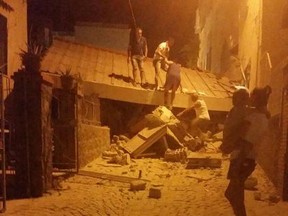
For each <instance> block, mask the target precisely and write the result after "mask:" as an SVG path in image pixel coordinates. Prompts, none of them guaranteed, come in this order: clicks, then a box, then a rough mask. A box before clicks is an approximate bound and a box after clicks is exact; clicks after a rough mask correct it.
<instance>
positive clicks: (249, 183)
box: [244, 177, 258, 190]
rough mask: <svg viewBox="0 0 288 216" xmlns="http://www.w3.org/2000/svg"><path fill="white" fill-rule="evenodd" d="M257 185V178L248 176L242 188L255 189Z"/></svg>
mask: <svg viewBox="0 0 288 216" xmlns="http://www.w3.org/2000/svg"><path fill="white" fill-rule="evenodd" d="M257 185H258V180H257V178H255V177H249V178H248V179H247V180H246V181H245V184H244V188H245V189H247V190H255V187H256V186H257Z"/></svg>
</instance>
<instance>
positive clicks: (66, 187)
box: [4, 155, 288, 216]
mask: <svg viewBox="0 0 288 216" xmlns="http://www.w3.org/2000/svg"><path fill="white" fill-rule="evenodd" d="M218 156H219V155H218ZM228 164H229V161H228V160H227V159H226V160H223V161H222V167H221V168H219V169H207V168H205V169H204V168H200V169H185V167H186V165H185V164H181V163H172V162H165V161H163V160H161V159H147V158H146V159H135V160H132V161H131V164H130V165H125V166H120V165H109V164H107V163H106V162H105V161H104V160H103V159H100V158H99V159H97V160H95V161H94V162H92V163H91V164H89V165H88V166H87V167H85V169H84V170H86V171H90V172H92V173H93V172H101V173H110V174H113V175H119V176H129V177H135V178H138V176H139V170H141V171H142V174H141V178H142V179H144V180H146V182H147V184H146V189H145V190H142V191H137V192H135V191H130V184H129V183H122V182H117V181H110V180H108V179H105V178H104V179H103V178H102V179H101V178H95V177H89V176H83V175H74V176H71V177H69V178H67V179H63V180H62V181H60V182H59V184H58V185H56V187H57V190H52V191H49V193H46V194H45V195H44V196H43V197H41V198H35V199H22V200H10V201H8V202H7V211H6V213H5V214H4V215H5V216H6V215H7V216H10V215H11V216H12V215H13V216H16V215H17V216H18V215H19V216H34V215H37V216H38V215H40V216H46V215H47V216H48V215H63V216H68V215H73V216H77V215H83V216H84V215H85V216H86V215H87V216H88V215H91V216H94V215H95V216H98V215H99V216H104V215H105V216H107V215H117V216H118V215H119V216H146V215H147V216H159V215H163V216H170V215H171V216H174V215H175V216H176V215H177V216H182V215H183V216H187V215H193V216H217V215H218V216H232V215H233V212H232V210H231V207H230V205H229V203H228V201H227V200H226V199H225V198H224V196H223V194H224V191H225V188H226V186H227V184H228V181H227V179H226V173H227V168H228ZM253 177H257V179H258V185H257V188H256V189H255V190H254V191H253V190H252V191H250V190H249V191H248V190H246V192H245V196H246V208H247V213H248V216H284V215H287V212H288V202H283V201H279V202H272V201H273V200H271V199H269V198H268V197H269V195H274V194H275V189H274V187H273V185H272V184H271V183H270V182H269V181H268V179H267V178H266V176H265V175H264V172H263V170H262V169H261V167H260V166H257V168H256V170H255V172H254V173H253ZM151 187H157V188H159V189H160V190H161V198H159V199H155V198H149V197H148V195H149V189H150V188H151ZM255 193H256V194H257V195H258V196H259V194H260V195H261V197H262V201H258V200H255V198H254V195H255Z"/></svg>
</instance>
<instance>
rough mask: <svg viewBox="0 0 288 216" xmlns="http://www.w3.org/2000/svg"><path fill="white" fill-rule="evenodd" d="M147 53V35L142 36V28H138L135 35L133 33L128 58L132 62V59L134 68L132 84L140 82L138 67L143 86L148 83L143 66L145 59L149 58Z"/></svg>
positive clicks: (135, 84)
mask: <svg viewBox="0 0 288 216" xmlns="http://www.w3.org/2000/svg"><path fill="white" fill-rule="evenodd" d="M131 31H133V30H131ZM147 54H148V46H147V40H146V38H145V37H143V36H142V29H141V28H136V30H135V35H134V34H133V33H132V34H131V37H130V42H129V46H128V59H127V62H128V63H130V60H131V62H132V68H133V81H132V84H133V85H134V86H137V84H139V81H138V74H137V68H138V69H139V71H140V78H141V81H140V84H141V86H143V85H146V84H147V81H146V76H145V71H144V67H143V64H144V61H145V59H146V58H147Z"/></svg>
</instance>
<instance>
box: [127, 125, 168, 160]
mask: <svg viewBox="0 0 288 216" xmlns="http://www.w3.org/2000/svg"><path fill="white" fill-rule="evenodd" d="M166 133H167V126H166V125H162V126H159V127H155V128H149V127H145V128H144V129H143V130H141V131H140V132H139V133H138V134H137V135H135V136H134V137H133V138H132V139H130V140H129V141H128V142H127V143H125V144H124V146H123V148H124V149H125V151H127V152H128V153H129V154H130V155H131V156H132V157H134V158H137V157H138V156H139V155H140V154H141V153H143V152H144V151H145V150H147V149H148V148H149V147H150V146H151V145H153V144H154V143H155V142H157V141H158V140H159V139H161V138H162V137H163V136H164V135H165V134H166Z"/></svg>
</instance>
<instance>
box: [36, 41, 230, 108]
mask: <svg viewBox="0 0 288 216" xmlns="http://www.w3.org/2000/svg"><path fill="white" fill-rule="evenodd" d="M144 68H145V72H146V79H147V81H148V82H149V83H150V84H151V85H152V84H154V67H153V64H152V59H147V60H146V62H145V65H144ZM41 69H42V71H46V72H49V73H59V72H60V71H65V70H67V69H71V71H72V73H75V74H80V75H81V78H82V79H83V80H84V86H83V91H84V94H92V93H95V94H98V95H99V97H100V98H108V99H113V100H119V101H126V102H131V103H139V104H151V105H162V104H163V97H164V96H163V92H161V91H154V90H152V89H151V90H150V89H149V90H147V89H143V88H141V87H134V86H133V85H132V83H131V82H129V77H132V71H131V70H132V66H131V65H130V64H128V63H127V54H125V53H119V52H116V51H112V50H106V49H101V48H96V47H93V46H90V45H85V44H80V43H76V42H72V41H65V40H61V39H54V41H53V45H52V46H51V47H50V48H49V50H48V52H47V54H46V56H45V57H44V59H43V61H42V66H41ZM165 76H166V73H165V72H164V71H161V73H160V83H161V84H162V85H163V84H164V82H165ZM181 84H182V86H183V88H185V89H186V90H187V92H188V93H189V92H198V93H199V94H200V95H201V96H202V98H203V99H204V100H205V101H206V103H207V106H208V109H209V110H217V111H228V110H229V109H230V108H231V93H232V92H233V88H232V86H231V84H230V83H229V81H227V80H219V79H217V78H216V76H215V75H214V74H213V73H211V72H206V71H205V72H203V71H198V70H192V69H188V68H184V67H182V69H181ZM190 103H191V101H190V96H189V94H187V93H185V94H184V93H180V92H179V90H178V92H177V93H176V97H175V100H174V106H176V107H183V108H185V107H187V106H189V105H190Z"/></svg>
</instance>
